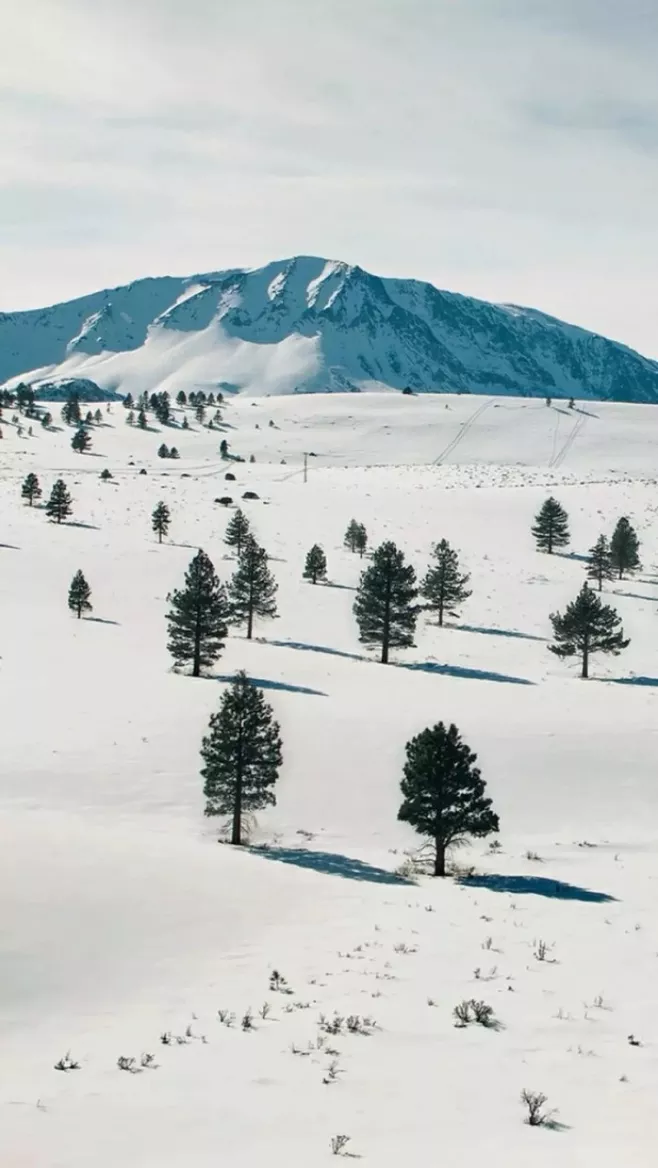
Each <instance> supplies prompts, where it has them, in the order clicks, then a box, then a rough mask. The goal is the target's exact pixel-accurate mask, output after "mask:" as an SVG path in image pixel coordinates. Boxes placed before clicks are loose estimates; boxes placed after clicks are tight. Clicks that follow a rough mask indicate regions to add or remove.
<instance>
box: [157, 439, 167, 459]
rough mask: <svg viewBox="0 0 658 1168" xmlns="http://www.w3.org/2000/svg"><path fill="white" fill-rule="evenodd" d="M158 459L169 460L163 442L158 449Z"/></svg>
mask: <svg viewBox="0 0 658 1168" xmlns="http://www.w3.org/2000/svg"><path fill="white" fill-rule="evenodd" d="M158 458H169V447H168V446H167V445H166V443H164V442H163V443H162V445H161V446H159V447H158Z"/></svg>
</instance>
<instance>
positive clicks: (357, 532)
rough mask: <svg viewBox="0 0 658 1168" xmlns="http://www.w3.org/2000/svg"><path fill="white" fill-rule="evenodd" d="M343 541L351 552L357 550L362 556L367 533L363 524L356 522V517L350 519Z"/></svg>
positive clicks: (366, 541) (366, 543) (366, 544)
mask: <svg viewBox="0 0 658 1168" xmlns="http://www.w3.org/2000/svg"><path fill="white" fill-rule="evenodd" d="M343 543H344V545H345V547H347V548H349V549H350V551H351V552H358V553H359V555H360V556H361V557H362V558H363V554H364V552H365V550H366V548H367V546H368V533H367V531H366V529H365V527H364V526H363V524H362V523H357V521H356V519H350V521H349V523H348V525H347V530H346V532H345V538H344V539H343Z"/></svg>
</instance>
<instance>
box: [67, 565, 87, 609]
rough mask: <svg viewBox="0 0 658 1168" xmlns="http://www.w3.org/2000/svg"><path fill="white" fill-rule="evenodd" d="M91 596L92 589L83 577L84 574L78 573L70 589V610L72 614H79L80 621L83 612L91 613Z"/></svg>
mask: <svg viewBox="0 0 658 1168" xmlns="http://www.w3.org/2000/svg"><path fill="white" fill-rule="evenodd" d="M90 596H91V588H90V587H89V585H88V583H87V581H86V580H85V578H84V576H83V575H82V572H79V571H78V572H76V574H75V576H74V577H73V579H72V580H71V586H70V588H69V608H70V609H71V612H75V613H76V614H77V617H78V620H80V617H81V616H82V614H83V612H91V608H92V606H91V601H90V599H89V598H90Z"/></svg>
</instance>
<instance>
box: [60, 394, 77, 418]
mask: <svg viewBox="0 0 658 1168" xmlns="http://www.w3.org/2000/svg"><path fill="white" fill-rule="evenodd" d="M62 419H63V421H64V422H66V425H67V426H79V425H80V423H81V421H82V413H81V411H80V398H79V397H78V395H77V393H71V394H69V396H68V397H67V399H66V401H65V403H64V405H63V407H62Z"/></svg>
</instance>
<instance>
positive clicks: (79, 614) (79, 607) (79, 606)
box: [78, 604, 82, 620]
mask: <svg viewBox="0 0 658 1168" xmlns="http://www.w3.org/2000/svg"><path fill="white" fill-rule="evenodd" d="M81 616H82V605H81V604H79V605H78V620H80V617H81Z"/></svg>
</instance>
